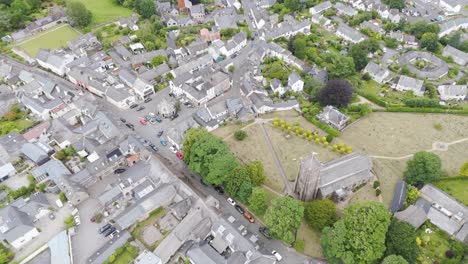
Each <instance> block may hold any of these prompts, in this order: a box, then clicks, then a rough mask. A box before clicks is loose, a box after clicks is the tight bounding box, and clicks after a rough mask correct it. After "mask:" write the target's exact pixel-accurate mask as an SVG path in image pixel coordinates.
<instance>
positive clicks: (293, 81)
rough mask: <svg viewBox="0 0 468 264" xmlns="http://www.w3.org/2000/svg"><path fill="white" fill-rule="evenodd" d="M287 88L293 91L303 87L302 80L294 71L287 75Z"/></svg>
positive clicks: (298, 90)
mask: <svg viewBox="0 0 468 264" xmlns="http://www.w3.org/2000/svg"><path fill="white" fill-rule="evenodd" d="M288 88H289V89H291V90H293V91H294V92H302V89H303V88H304V81H303V80H302V79H301V76H299V74H297V72H295V71H294V72H292V73H291V74H290V75H289V77H288Z"/></svg>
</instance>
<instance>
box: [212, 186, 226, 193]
mask: <svg viewBox="0 0 468 264" xmlns="http://www.w3.org/2000/svg"><path fill="white" fill-rule="evenodd" d="M213 188H214V189H215V191H216V192H217V193H219V194H223V193H224V189H223V187H221V186H219V185H215V186H214V187H213Z"/></svg>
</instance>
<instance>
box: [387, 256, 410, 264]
mask: <svg viewBox="0 0 468 264" xmlns="http://www.w3.org/2000/svg"><path fill="white" fill-rule="evenodd" d="M410 263H415V262H410ZM382 264H408V261H406V260H405V259H404V258H403V257H402V256H397V255H390V256H387V257H386V258H385V259H384V260H383V261H382Z"/></svg>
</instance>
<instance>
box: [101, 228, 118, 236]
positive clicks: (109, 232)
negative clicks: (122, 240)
mask: <svg viewBox="0 0 468 264" xmlns="http://www.w3.org/2000/svg"><path fill="white" fill-rule="evenodd" d="M115 230H116V228H115V227H113V226H112V227H111V228H109V229H107V231H105V232H104V233H103V234H104V236H105V237H108V236H109V235H110V234H112V233H113V232H114V231H115Z"/></svg>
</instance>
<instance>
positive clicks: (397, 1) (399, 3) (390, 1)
mask: <svg viewBox="0 0 468 264" xmlns="http://www.w3.org/2000/svg"><path fill="white" fill-rule="evenodd" d="M382 2H384V4H386V5H388V6H389V7H390V8H396V9H399V10H402V9H403V8H405V1H404V0H383V1H382Z"/></svg>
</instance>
